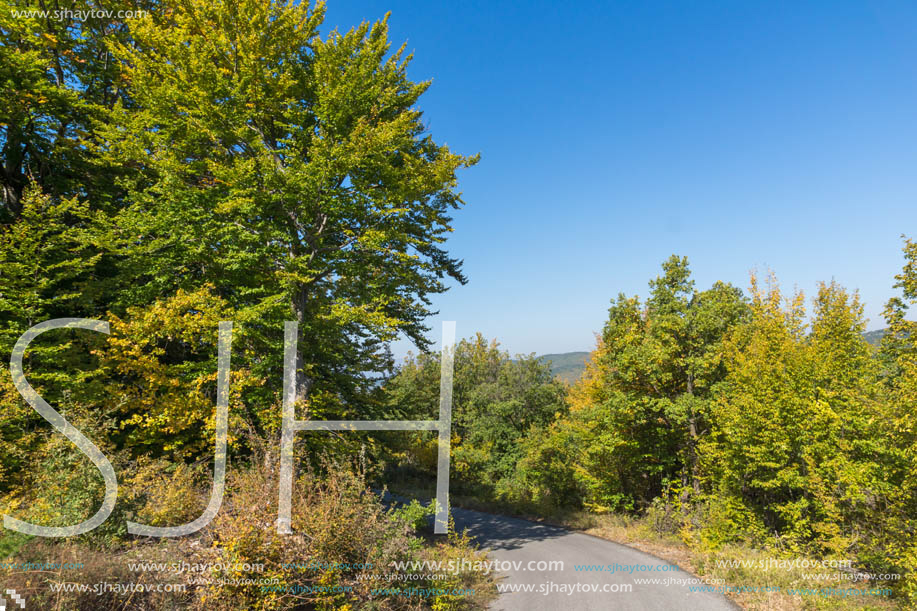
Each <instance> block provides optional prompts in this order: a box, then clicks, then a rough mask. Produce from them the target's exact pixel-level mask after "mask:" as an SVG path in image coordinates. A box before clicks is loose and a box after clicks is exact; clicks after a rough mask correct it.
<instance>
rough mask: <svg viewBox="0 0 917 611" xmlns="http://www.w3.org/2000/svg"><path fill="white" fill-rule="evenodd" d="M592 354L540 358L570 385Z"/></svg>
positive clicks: (874, 338)
mask: <svg viewBox="0 0 917 611" xmlns="http://www.w3.org/2000/svg"><path fill="white" fill-rule="evenodd" d="M886 331H887V329H876V330H875V331H866V332H864V333H863V339H865V340H866V343H868V344H869V345H871V346H878V345H879V343H880V342H881V341H882V338H883V337H884V336H885V333H886ZM590 354H591V353H590V352H561V353H558V354H543V355H541V356H539V357H537V358H538V360H539V361H541V362H542V363H546V362H550V363H551V373H552V374H554V377H556V378H560V379H562V380H564V381H566V382H569V383H570V384H572V383H574V382H576V381H577V380H578V379H579V377H580V376H581V375H583V371H585V369H586V361H588V360H589V355H590Z"/></svg>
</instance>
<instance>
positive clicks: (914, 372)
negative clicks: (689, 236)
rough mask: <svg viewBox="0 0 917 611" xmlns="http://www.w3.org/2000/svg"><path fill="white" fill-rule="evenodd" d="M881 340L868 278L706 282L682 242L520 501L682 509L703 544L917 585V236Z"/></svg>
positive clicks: (635, 307) (624, 309) (685, 524)
mask: <svg viewBox="0 0 917 611" xmlns="http://www.w3.org/2000/svg"><path fill="white" fill-rule="evenodd" d="M904 252H905V256H906V264H905V267H904V270H903V272H902V273H901V274H900V275H898V276H896V279H897V283H896V285H895V286H896V288H900V289H901V296H900V297H896V298H894V299H892V300H891V301H890V302H889V304H888V306H887V308H886V310H885V316H886V322H887V324H888V326H889V329H888V331H887V333H886V335H885V337H884V339H883V341H882V345H881V348H880V349H879V350H878V351H877V350H875V349H874V348H872V347H871V346H870V345H869V344H868V343H867V342H866V341H865V340H864V338H863V331H864V328H865V321H864V319H863V306H862V304H861V303H860V301H859V298H858V296H857V295H856V293H849V292H847V291H846V290H844V289H843V288H842V287H840V286H838V285H837V284H835V283H831V284H822V285H821V286H820V287H819V289H818V292H817V294H816V295H815V297H814V299H813V300H812V309H811V311H809V312H807V310H806V307H805V299H804V296H803V295H802V293H795V294H793V295H791V296H790V297H789V298H786V297H784V295H783V294H782V293H781V292H780V290H779V287H778V286H777V283H776V280H774V279H773V278H769V279H768V281H767V283H766V285H765V286H762V285H761V283H760V282H759V280H758V279H757V277H755V276H753V277H752V282H751V292H750V297H749V298H747V299H746V298H745V297H743V296H742V294H741V292H739V291H737V290H736V289H734V288H733V287H730V286H728V285H723V284H719V283H718V284H716V285H714V287H712V288H711V289H709V290H707V291H703V292H697V291H694V290H693V288H692V283H691V282H690V280H689V273H688V268H687V261H686V260H684V259H679V258H677V257H673V258H671V259H669V260H668V261H667V262H666V263H665V264H664V265H663V272H664V273H663V275H662V276H660V277H659V278H657V279H655V280H654V281H652V282H650V298H649V299H647V300H646V302H644V303H641V302H640V301H639V300H638V299H637V298H635V297H634V298H628V297H625V296H623V295H622V296H619V297H618V299H617V300H616V301H614V302H613V304H612V307H611V309H610V310H609V319H608V322H607V323H606V325H605V329H604V331H603V334H602V336H601V338H600V341H599V344H598V347H597V349H596V351H595V352H594V353H593V356H592V359H591V362H590V363H589V365H588V366H587V370H586V373H585V374H584V376H583V377H582V378H581V380H580V381H579V382H578V383H577V384H576V385H575V387H574V388H573V389H571V392H570V397H569V405H570V412H569V415H567V416H565V417H561V418H560V419H559V420H557V421H556V422H554V423H553V424H551V426H550V427H549V428H547V429H546V430H544V431H543V432H542V433H541V434H540V435H538V436H536V437H533V438H530V439H527V440H525V441H524V442H523V445H524V447H525V456H524V458H523V459H522V461H521V462H520V464H519V468H518V470H517V472H516V474H515V477H516V478H518V479H519V480H520V482H521V484H520V485H519V486H518V487H517V489H521V490H523V491H524V492H523V494H522V497H521V500H529V501H533V500H534V501H536V502H538V503H541V504H542V505H547V506H552V507H565V506H566V507H576V506H583V507H585V508H588V509H590V510H593V511H599V512H604V511H608V510H615V509H617V510H621V509H623V510H629V511H644V510H654V511H655V510H657V509H658V508H660V507H662V508H664V511H665V512H666V513H667V514H671V513H673V512H674V514H675V517H674V518H673V519H674V521H675V522H676V523H677V525H676V528H677V530H678V532H679V533H680V535H681V536H682V537H683V538H684V539H685V540H686V541H687V542H689V543H690V544H693V545H698V546H700V547H702V548H718V547H720V546H722V545H724V544H727V543H731V542H743V543H750V544H753V545H757V546H760V547H764V548H773V549H774V550H775V551H778V552H780V553H790V554H811V555H815V556H817V557H832V558H844V559H853V560H854V561H855V562H856V563H858V565H859V566H861V567H862V568H864V569H868V570H869V571H870V572H873V573H885V574H888V573H897V574H899V575H902V577H903V579H902V580H901V581H897V582H894V583H892V584H891V585H893V586H895V587H896V589H897V591H898V592H899V593H900V594H902V595H905V596H914V595H915V594H917V583H915V581H914V578H913V571H914V570H915V568H917V565H915V559H917V556H915V542H917V538H915V533H917V506H915V504H914V499H915V498H917V489H915V479H914V473H915V470H917V462H915V451H917V445H915V441H917V437H915V428H914V419H915V415H917V414H915V410H917V394H915V381H917V368H915V364H917V334H915V331H917V329H915V323H914V322H913V321H909V320H907V319H906V318H905V315H906V314H907V311H908V308H909V307H913V306H914V304H915V303H917V246H915V244H914V242H912V241H907V242H906V244H905V248H904Z"/></svg>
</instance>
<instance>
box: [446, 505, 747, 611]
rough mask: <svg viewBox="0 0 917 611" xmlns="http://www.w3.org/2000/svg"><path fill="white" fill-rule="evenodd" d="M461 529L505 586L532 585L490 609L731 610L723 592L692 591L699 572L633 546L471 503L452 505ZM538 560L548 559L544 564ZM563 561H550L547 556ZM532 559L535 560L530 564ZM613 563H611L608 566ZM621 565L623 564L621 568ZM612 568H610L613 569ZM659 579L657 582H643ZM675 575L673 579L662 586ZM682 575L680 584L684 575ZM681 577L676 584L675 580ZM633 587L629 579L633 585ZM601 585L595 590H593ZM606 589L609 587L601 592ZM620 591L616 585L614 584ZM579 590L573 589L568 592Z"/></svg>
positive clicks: (506, 594) (502, 596) (507, 595)
mask: <svg viewBox="0 0 917 611" xmlns="http://www.w3.org/2000/svg"><path fill="white" fill-rule="evenodd" d="M452 515H453V516H454V518H455V525H456V527H457V528H458V530H459V531H461V530H464V529H465V528H467V529H468V534H470V535H472V536H473V537H474V538H475V539H476V540H477V541H478V543H479V544H480V545H481V547H482V548H487V549H488V555H489V559H490V560H492V561H493V560H496V561H498V562H499V563H500V564H499V565H498V566H499V568H500V569H501V570H499V571H498V572H499V574H500V575H501V576H502V578H501V579H500V580H499V581H498V583H499V584H500V585H501V586H502V587H504V588H509V587H512V586H520V587H525V586H524V585H523V584H531V586H532V587H531V590H532V591H529V592H522V591H517V592H504V593H501V594H500V597H499V598H498V599H497V600H496V601H495V602H494V604H493V606H492V607H491V608H493V609H499V610H505V611H512V610H517V609H519V610H524V611H541V610H550V611H556V610H558V609H563V610H564V611H568V610H569V611H579V610H586V609H597V610H598V609H602V610H608V609H621V610H626V611H630V610H633V611H644V610H645V611H733V610H735V609H738V607H737V606H736V605H734V604H733V603H731V602H730V601H729V600H728V599H726V597H725V596H723V595H721V594H715V593H711V592H692V591H691V590H690V586H691V585H701V586H702V587H703V585H704V584H697V583H693V584H692V583H690V582H689V580H696V578H695V577H693V576H692V575H690V574H689V573H686V572H685V571H682V570H681V569H675V568H674V567H671V565H670V563H668V562H666V561H665V560H662V559H660V558H657V557H655V556H651V555H650V554H646V553H644V552H641V551H639V550H635V549H633V548H630V547H627V546H624V545H619V544H617V543H612V542H611V541H606V540H604V539H599V538H596V537H591V536H589V535H584V534H582V533H576V532H571V531H568V530H566V529H563V528H558V527H555V526H548V525H545V524H539V523H536V522H529V521H527V520H520V519H517V518H508V517H505V516H498V515H493V514H488V513H482V512H478V511H470V510H468V509H459V508H453V510H452ZM539 561H541V562H542V564H541V565H540V566H539V564H538V563H539ZM550 561H562V562H563V563H564V564H563V567H564V568H563V570H557V569H558V565H555V566H554V567H553V570H552V569H551V567H549V566H547V565H545V564H544V563H546V562H550ZM530 563H531V564H530ZM576 565H581V566H582V565H596V566H598V565H601V566H602V567H604V568H605V569H606V570H602V571H597V570H592V571H583V570H580V571H577V570H576V568H575V566H576ZM609 565H611V566H609ZM616 565H620V568H619V567H618V566H616ZM611 568H614V569H615V570H614V571H613V572H612V571H611V570H610V569H611ZM642 579H658V580H660V582H658V583H655V584H646V583H637V580H642ZM665 579H669V580H670V581H669V583H670V585H664V583H665V582H664V580H665ZM679 580H680V583H678V581H679ZM673 581H674V582H676V583H673ZM627 586H630V588H629V591H625V590H627V589H628V588H627ZM592 589H597V591H588V590H592ZM603 590H605V591H603ZM615 590H617V591H615ZM571 591H572V592H573V593H572V594H571V593H570V592H571Z"/></svg>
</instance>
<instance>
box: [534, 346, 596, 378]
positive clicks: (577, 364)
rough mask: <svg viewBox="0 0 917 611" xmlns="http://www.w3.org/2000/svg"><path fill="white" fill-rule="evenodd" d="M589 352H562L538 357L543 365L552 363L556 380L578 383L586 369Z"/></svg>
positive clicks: (552, 371) (552, 370)
mask: <svg viewBox="0 0 917 611" xmlns="http://www.w3.org/2000/svg"><path fill="white" fill-rule="evenodd" d="M589 355H590V353H589V352H562V353H559V354H544V355H542V356H539V357H538V360H539V361H541V362H542V363H547V362H550V363H551V373H552V374H554V377H555V378H560V379H562V380H564V381H566V382H569V383H571V384H572V383H573V382H576V381H577V380H578V379H579V377H580V376H581V375H582V374H583V371H584V370H585V369H586V361H588V360H589Z"/></svg>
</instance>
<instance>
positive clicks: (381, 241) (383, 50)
mask: <svg viewBox="0 0 917 611" xmlns="http://www.w3.org/2000/svg"><path fill="white" fill-rule="evenodd" d="M323 16H324V7H323V6H322V5H318V6H315V7H310V6H308V5H307V4H306V3H298V4H294V3H280V2H276V1H273V0H244V1H242V2H210V1H209V0H206V1H205V0H192V1H190V2H182V3H176V4H174V5H169V4H167V5H166V6H164V7H163V9H162V10H160V11H157V12H156V13H153V14H150V15H149V16H147V17H145V18H144V19H140V20H135V21H133V22H132V24H131V32H130V34H131V36H130V40H129V41H128V42H124V43H121V42H117V41H116V42H113V43H112V48H113V49H114V51H115V56H116V58H117V60H118V61H119V62H121V63H122V64H123V70H124V75H125V77H124V78H125V79H126V81H127V82H128V83H129V84H130V89H131V91H130V97H131V100H132V103H131V104H130V105H127V104H118V105H117V106H116V108H115V110H114V111H113V113H112V121H111V122H110V123H109V125H108V126H107V127H106V128H105V129H103V130H102V132H101V135H102V142H103V146H102V147H101V149H100V150H101V154H103V156H104V157H105V158H106V159H108V160H110V161H111V162H112V163H117V164H119V165H123V166H126V167H130V168H134V169H135V170H136V172H135V173H134V174H133V175H132V176H131V177H130V179H129V180H125V181H124V183H123V184H124V186H125V188H126V189H127V192H128V199H129V202H130V205H129V206H127V207H126V208H125V209H123V210H122V211H121V212H120V213H119V214H118V216H117V217H116V218H115V219H114V220H113V221H112V223H111V227H110V235H111V238H112V241H113V242H115V243H117V244H119V253H120V255H121V257H122V259H121V261H122V268H121V269H122V273H123V274H124V275H125V277H127V278H130V279H131V287H132V288H131V289H130V290H128V291H125V292H124V293H123V294H122V296H121V301H120V303H119V305H120V306H138V305H143V304H146V303H150V302H151V301H152V300H154V299H156V298H159V297H161V296H165V295H169V294H172V293H174V292H175V291H176V290H178V289H185V290H192V289H194V288H197V287H199V286H202V285H203V284H205V283H210V284H211V285H212V286H213V287H214V290H215V293H216V294H217V295H218V296H219V297H220V298H222V299H224V300H225V301H226V302H227V303H228V304H229V305H230V307H231V309H232V311H233V316H234V318H235V319H236V321H237V323H239V334H240V339H239V341H240V342H241V344H240V345H246V346H248V347H249V348H248V349H249V350H250V351H251V354H253V355H254V354H256V353H258V354H257V356H253V357H252V358H253V359H254V361H255V363H256V367H257V368H260V371H261V373H265V374H267V373H270V374H271V375H272V377H273V376H274V375H275V374H276V373H277V368H278V367H279V364H280V357H281V354H280V350H279V345H280V344H281V341H280V332H281V328H282V325H281V321H283V320H296V321H298V322H299V330H300V340H299V352H298V355H297V370H298V375H297V383H296V393H297V399H298V400H300V401H302V402H308V403H309V406H310V409H311V410H312V413H313V415H315V414H316V413H318V412H316V410H319V411H320V410H321V409H323V408H322V407H321V406H322V405H330V406H331V407H328V409H329V410H337V414H338V415H341V414H342V411H341V410H343V409H344V407H342V406H344V405H345V404H351V405H352V404H353V399H354V398H355V397H357V396H358V395H360V394H361V393H362V394H364V395H365V393H367V392H370V391H371V390H372V383H371V380H370V379H369V377H368V376H367V375H366V374H367V373H371V372H380V371H384V370H385V369H386V368H387V367H389V366H390V359H388V358H387V353H386V351H385V350H384V349H383V348H382V346H383V343H384V342H385V341H387V340H391V339H393V338H395V337H396V336H397V335H398V334H405V335H407V336H408V337H410V338H411V339H412V340H414V341H415V342H416V343H417V344H418V345H419V346H421V347H423V348H425V347H426V346H427V340H426V338H425V335H424V333H425V332H426V330H427V327H426V326H425V324H424V320H425V319H426V318H427V317H428V316H429V315H430V314H431V310H430V307H429V304H430V301H429V297H430V296H431V295H433V294H435V293H439V292H442V291H444V290H445V289H446V284H445V279H446V278H452V279H454V280H457V281H459V282H465V278H464V276H463V275H462V272H461V262H460V261H458V260H456V259H455V258H453V257H450V256H449V254H448V253H447V252H446V250H445V249H444V248H443V243H444V241H445V239H446V237H447V234H448V233H449V232H450V231H451V230H452V229H451V218H450V216H449V215H450V213H451V211H452V210H454V209H456V208H457V207H458V206H460V204H461V200H460V196H459V194H458V193H457V191H456V190H455V187H456V172H457V170H459V169H460V168H463V167H466V166H469V165H471V164H473V163H474V162H475V161H476V159H477V158H476V157H464V156H461V155H457V154H455V153H452V152H451V151H450V150H449V149H448V148H447V147H446V146H443V145H440V144H437V143H435V142H434V141H433V139H432V138H431V137H430V135H429V134H428V133H427V132H426V129H425V126H424V123H423V121H422V116H421V113H420V111H419V110H417V108H416V104H417V102H418V99H419V98H420V96H421V94H422V93H423V92H424V91H425V90H426V89H427V87H428V86H429V84H430V83H429V82H420V83H415V82H412V81H411V80H410V79H409V78H408V77H407V74H406V70H407V66H408V62H409V61H410V56H406V55H405V54H404V48H403V47H402V48H400V49H398V50H395V51H394V52H393V51H392V49H391V47H390V44H389V42H388V39H387V31H388V28H387V25H386V22H385V21H381V22H378V23H375V24H374V25H369V24H363V25H361V26H359V27H357V28H354V29H351V30H349V31H348V32H346V33H343V34H341V33H339V32H337V31H334V32H331V33H329V34H327V35H324V36H322V35H320V33H319V27H320V25H321V23H322V18H323ZM274 379H279V376H278V377H276V378H274ZM334 406H337V407H334Z"/></svg>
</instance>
